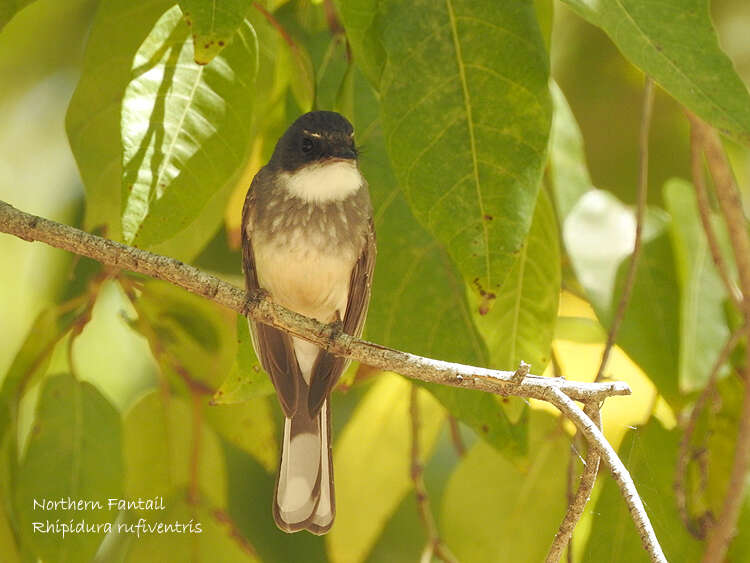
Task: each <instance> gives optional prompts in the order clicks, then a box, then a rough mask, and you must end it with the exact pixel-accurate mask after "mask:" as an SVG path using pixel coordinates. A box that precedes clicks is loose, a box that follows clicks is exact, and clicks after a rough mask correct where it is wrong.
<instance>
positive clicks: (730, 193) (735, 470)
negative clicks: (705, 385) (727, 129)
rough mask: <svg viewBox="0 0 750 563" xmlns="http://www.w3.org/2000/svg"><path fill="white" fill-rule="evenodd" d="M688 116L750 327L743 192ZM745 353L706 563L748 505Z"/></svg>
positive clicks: (723, 546)
mask: <svg viewBox="0 0 750 563" xmlns="http://www.w3.org/2000/svg"><path fill="white" fill-rule="evenodd" d="M688 117H690V120H691V122H692V124H693V126H694V127H695V129H696V131H697V134H698V138H699V140H700V142H701V144H702V145H703V150H704V151H705V154H706V162H707V163H708V169H709V170H710V171H711V176H712V177H713V180H714V189H715V190H716V199H717V200H718V202H719V207H720V209H721V211H722V214H723V215H724V220H725V221H726V225H727V231H728V232H729V241H730V243H731V245H732V252H733V254H734V259H735V263H736V265H737V273H738V274H739V279H740V290H741V291H742V297H743V299H742V307H741V310H742V312H743V314H744V318H745V324H746V325H750V235H748V232H747V220H746V218H745V215H744V213H743V211H742V199H741V197H740V192H739V190H738V189H737V186H736V185H735V183H734V177H733V175H732V169H731V167H730V166H729V162H728V160H727V157H726V154H724V149H723V148H722V146H721V140H720V139H719V136H718V134H717V133H716V131H714V129H713V128H711V127H710V126H708V125H707V124H706V123H704V122H703V121H702V120H700V119H699V118H697V117H695V116H688ZM745 353H746V356H745V368H744V384H745V396H744V398H743V403H742V413H741V414H740V420H739V425H738V430H737V441H736V442H735V450H734V461H733V463H732V472H731V474H730V477H729V485H728V487H727V492H726V497H725V498H724V505H723V506H722V509H721V513H720V514H719V519H718V521H717V522H716V525H715V526H714V527H713V528H712V530H711V532H710V533H709V536H708V546H707V547H706V553H705V554H704V556H703V561H704V562H706V563H719V562H721V561H723V560H724V558H725V556H726V552H727V549H728V548H729V543H730V542H731V541H732V537H733V536H734V534H735V530H736V528H737V519H738V518H739V515H740V508H741V507H742V503H743V502H744V495H743V492H744V490H745V482H746V479H747V473H748V469H750V346H747V347H746V349H745Z"/></svg>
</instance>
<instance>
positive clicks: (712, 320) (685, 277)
mask: <svg viewBox="0 0 750 563" xmlns="http://www.w3.org/2000/svg"><path fill="white" fill-rule="evenodd" d="M664 202H665V204H666V207H667V211H669V214H670V215H671V216H672V221H671V223H670V233H671V235H672V245H673V248H674V255H675V259H676V267H677V274H678V279H679V283H680V355H679V374H680V389H682V390H683V391H688V392H689V391H695V390H698V389H701V388H703V387H704V385H705V384H706V382H707V381H708V377H709V375H710V374H711V369H712V368H713V365H714V364H715V363H716V360H717V359H718V357H719V353H720V352H721V349H722V347H723V346H724V343H725V342H726V341H727V338H729V329H728V327H727V323H726V317H725V315H724V299H726V291H725V289H724V286H723V284H722V282H721V279H720V278H719V274H718V273H717V272H716V269H715V267H714V265H713V260H712V259H711V253H710V251H709V249H708V242H707V240H706V236H705V234H704V232H703V228H702V226H701V222H700V217H699V214H698V207H697V204H696V200H695V192H694V190H693V186H692V185H690V184H689V183H687V182H684V181H682V180H676V179H675V180H670V181H669V182H667V184H666V185H665V186H664Z"/></svg>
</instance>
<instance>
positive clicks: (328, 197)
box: [281, 160, 363, 203]
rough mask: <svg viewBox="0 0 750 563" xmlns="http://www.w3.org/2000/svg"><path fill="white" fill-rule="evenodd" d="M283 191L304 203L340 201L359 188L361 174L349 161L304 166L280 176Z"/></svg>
mask: <svg viewBox="0 0 750 563" xmlns="http://www.w3.org/2000/svg"><path fill="white" fill-rule="evenodd" d="M281 179H282V185H283V186H284V187H285V188H286V189H287V191H288V192H289V193H290V194H292V195H294V196H296V197H298V198H300V199H302V200H304V201H308V202H314V203H323V202H327V201H341V200H344V199H346V198H347V197H349V196H350V195H352V194H353V193H354V192H356V191H357V190H358V189H359V188H361V187H362V183H363V179H362V174H360V173H359V169H358V168H357V165H356V163H355V162H353V161H349V160H344V161H342V160H334V161H333V162H327V163H322V164H314V165H310V166H305V167H304V168H301V169H300V170H297V171H296V172H293V173H291V174H288V173H285V174H283V175H282V176H281Z"/></svg>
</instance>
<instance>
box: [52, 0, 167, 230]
mask: <svg viewBox="0 0 750 563" xmlns="http://www.w3.org/2000/svg"><path fill="white" fill-rule="evenodd" d="M173 3H174V2H173V1H172V0H145V1H142V2H137V3H133V2H132V1H131V0H109V1H107V2H102V3H101V4H100V5H99V9H98V11H97V13H96V18H95V19H94V23H93V25H92V27H91V35H90V37H89V40H88V43H87V45H86V54H85V57H84V61H83V71H82V73H81V79H80V80H79V82H78V86H77V87H76V91H75V93H74V94H73V98H72V99H71V101H70V106H69V107H68V113H67V115H66V118H65V128H66V131H67V133H68V139H69V141H70V147H71V149H72V151H73V156H75V159H76V162H77V163H78V170H79V171H80V173H81V178H82V179H83V185H84V187H85V189H86V227H87V228H88V229H92V228H94V227H98V226H101V225H103V226H105V227H106V230H107V236H108V237H109V238H112V239H115V240H120V239H121V228H120V215H121V202H120V188H119V186H120V185H121V183H122V148H121V145H120V108H121V106H122V96H123V93H124V92H125V87H126V86H127V85H128V82H130V80H131V78H132V76H131V67H132V62H133V57H134V56H135V53H136V51H137V50H138V48H139V46H140V45H141V43H142V42H143V40H144V39H145V38H146V36H147V35H148V34H149V32H150V31H151V28H152V27H153V26H154V23H156V20H157V19H158V18H159V16H161V15H162V14H163V13H164V11H165V10H166V9H167V8H169V7H170V6H171V5H172V4H173Z"/></svg>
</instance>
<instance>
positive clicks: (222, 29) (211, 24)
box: [180, 0, 251, 65]
mask: <svg viewBox="0 0 750 563" xmlns="http://www.w3.org/2000/svg"><path fill="white" fill-rule="evenodd" d="M250 4H251V2H250V0H228V1H227V0H221V1H220V0H210V1H208V2H207V1H206V0H180V8H181V9H182V13H183V15H184V17H185V21H186V22H187V24H188V25H189V26H190V28H191V29H192V32H193V50H194V58H195V62H196V63H198V64H202V65H205V64H208V63H210V62H211V61H212V60H213V58H214V57H215V56H216V55H218V54H219V53H220V52H221V51H222V49H224V47H225V46H226V45H227V44H228V43H229V42H230V41H231V40H232V36H233V35H234V33H235V32H236V31H237V30H238V29H239V28H240V26H241V25H242V22H243V20H244V19H245V13H246V12H247V10H248V8H249V7H250Z"/></svg>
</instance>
